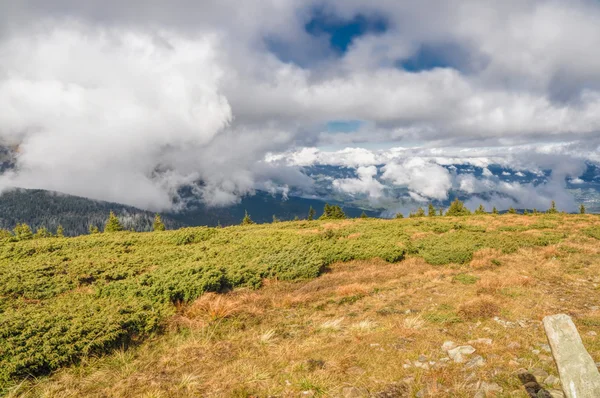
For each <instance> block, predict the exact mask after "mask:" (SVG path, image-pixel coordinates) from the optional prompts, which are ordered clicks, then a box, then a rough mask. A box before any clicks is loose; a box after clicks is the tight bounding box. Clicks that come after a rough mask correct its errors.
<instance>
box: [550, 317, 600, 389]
mask: <svg viewBox="0 0 600 398" xmlns="http://www.w3.org/2000/svg"><path fill="white" fill-rule="evenodd" d="M543 323H544V329H545V330H546V336H548V342H549V343H550V348H552V356H553V357H554V361H555V362H556V366H557V367H558V374H559V375H560V380H561V383H562V388H563V392H564V393H565V396H566V397H567V398H598V397H600V373H599V372H598V368H597V367H596V364H595V363H594V360H593V359H592V357H591V356H590V354H588V352H587V351H586V349H585V347H584V346H583V342H582V341H581V337H580V336H579V333H578V332H577V328H576V327H575V324H574V323H573V321H572V320H571V317H569V316H568V315H565V314H558V315H551V316H547V317H545V318H544V321H543Z"/></svg>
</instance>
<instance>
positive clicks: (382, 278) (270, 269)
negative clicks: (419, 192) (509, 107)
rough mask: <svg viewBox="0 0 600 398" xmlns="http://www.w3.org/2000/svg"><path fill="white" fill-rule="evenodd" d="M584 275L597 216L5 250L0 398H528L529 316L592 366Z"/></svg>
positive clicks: (353, 223)
mask: <svg viewBox="0 0 600 398" xmlns="http://www.w3.org/2000/svg"><path fill="white" fill-rule="evenodd" d="M598 275H600V218H599V217H598V216H597V215H564V214H540V215H536V216H532V215H529V216H524V215H472V216H468V217H422V218H411V219H394V220H379V219H350V220H339V221H338V220H336V221H333V220H324V221H295V222H281V223H274V224H262V225H249V226H234V227H227V228H206V227H203V228H185V229H180V230H175V231H165V232H147V233H133V232H117V233H104V234H95V235H88V236H80V237H75V238H41V239H34V240H28V241H20V242H13V241H9V240H4V241H3V242H2V243H1V244H0V369H1V370H0V385H1V386H2V388H3V391H4V392H5V393H7V394H8V396H13V397H17V396H19V397H37V396H47V397H58V396H61V397H62V396H86V397H106V396H113V397H121V396H131V397H137V396H139V397H150V396H152V397H185V396H189V397H192V396H238V397H250V396H299V395H303V396H321V395H322V396H346V397H359V396H378V397H393V396H414V395H419V396H432V397H433V396H435V397H443V396H453V397H463V396H464V397H471V396H474V395H475V394H477V393H478V394H480V395H479V396H486V394H487V396H494V395H497V396H507V395H510V396H516V397H519V396H521V397H526V396H527V394H526V391H525V388H524V387H523V385H522V383H521V381H520V380H519V378H518V377H517V373H518V372H519V369H527V370H530V371H532V372H533V374H534V375H536V377H537V378H538V381H539V385H538V387H539V389H542V388H543V389H546V390H548V391H551V390H555V389H557V388H559V387H558V386H557V384H556V380H555V379H554V378H552V377H551V376H553V375H554V376H556V375H557V374H556V370H555V368H554V364H553V362H552V359H551V357H550V354H549V353H548V352H547V346H546V345H545V343H546V340H545V335H544V332H543V330H542V327H541V324H540V320H541V319H542V317H543V316H545V315H548V314H554V313H558V312H564V313H568V314H570V315H571V316H572V317H573V318H574V321H575V323H576V325H577V327H578V328H579V330H580V333H581V335H582V338H583V340H584V344H585V345H586V348H587V349H588V351H589V352H590V354H591V355H592V356H593V357H594V358H595V359H596V360H600V342H598V339H597V338H594V336H595V333H597V331H596V330H595V329H596V328H597V327H598V326H599V325H600V299H599V298H598V288H599V284H600V277H599V276H598ZM454 346H465V347H469V348H464V349H460V350H459V351H462V352H463V353H462V358H461V355H456V354H457V350H452V348H453V347H454ZM48 374H49V376H46V375H48ZM482 394H483V395H482ZM511 394H512V395H511Z"/></svg>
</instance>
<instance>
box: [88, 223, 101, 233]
mask: <svg viewBox="0 0 600 398" xmlns="http://www.w3.org/2000/svg"><path fill="white" fill-rule="evenodd" d="M89 232H90V235H93V234H99V233H100V230H99V229H98V227H97V226H95V225H93V224H90V229H89Z"/></svg>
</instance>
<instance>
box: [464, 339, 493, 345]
mask: <svg viewBox="0 0 600 398" xmlns="http://www.w3.org/2000/svg"><path fill="white" fill-rule="evenodd" d="M468 343H469V344H485V345H492V339H488V338H481V339H477V340H469V341H468Z"/></svg>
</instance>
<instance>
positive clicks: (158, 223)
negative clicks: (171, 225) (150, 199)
mask: <svg viewBox="0 0 600 398" xmlns="http://www.w3.org/2000/svg"><path fill="white" fill-rule="evenodd" d="M165 229H167V228H166V227H165V224H164V223H163V222H162V219H161V218H160V214H158V213H156V214H155V215H154V223H152V230H153V231H164V230H165Z"/></svg>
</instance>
